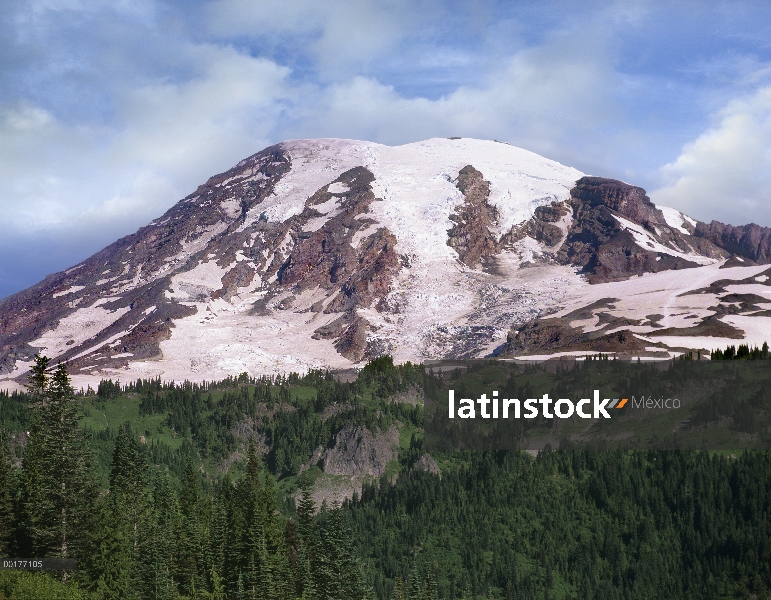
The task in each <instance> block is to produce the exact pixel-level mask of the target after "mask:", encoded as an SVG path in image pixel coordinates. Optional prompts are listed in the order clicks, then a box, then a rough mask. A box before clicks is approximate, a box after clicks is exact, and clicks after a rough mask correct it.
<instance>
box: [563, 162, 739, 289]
mask: <svg viewBox="0 0 771 600" xmlns="http://www.w3.org/2000/svg"><path fill="white" fill-rule="evenodd" d="M569 203H570V206H571V207H572V209H573V222H572V224H571V226H570V230H569V231H568V234H567V237H566V239H565V242H564V243H563V245H562V247H561V248H560V250H559V252H558V255H557V256H558V259H559V260H560V262H562V263H564V264H571V265H575V266H577V267H580V268H581V269H582V270H583V272H584V273H586V274H587V276H588V279H589V282H590V283H603V282H606V281H617V280H621V279H627V278H629V277H631V276H634V275H641V274H643V273H656V272H659V271H665V270H670V269H685V268H691V267H696V266H698V265H697V264H696V263H694V262H692V261H689V260H687V259H685V258H682V257H677V256H673V255H672V254H668V253H666V252H657V251H655V249H646V248H643V247H642V246H640V244H639V243H638V242H637V241H636V240H635V238H634V236H633V235H632V234H631V233H630V232H629V231H628V230H627V229H626V228H625V227H624V226H623V225H622V224H621V222H619V220H618V219H617V217H621V218H624V219H626V220H628V221H631V222H632V223H634V224H636V225H639V226H641V227H642V228H643V229H644V230H645V231H646V232H647V234H648V235H649V236H650V238H651V239H652V240H653V241H654V242H657V243H660V244H662V245H664V246H666V247H669V248H672V249H673V250H675V251H677V252H680V253H690V252H699V253H700V254H703V255H706V256H724V255H725V253H724V252H722V251H721V250H720V249H719V248H717V247H715V246H714V245H713V244H711V243H709V242H708V241H707V240H699V241H698V242H696V243H695V244H694V243H692V242H691V240H693V239H694V238H693V237H692V236H690V235H686V234H683V233H682V232H680V231H678V230H676V229H673V228H671V227H669V225H668V224H667V222H666V220H665V219H664V215H663V213H662V212H661V211H660V210H659V209H658V208H656V205H655V204H653V203H652V202H651V201H650V198H648V196H646V195H645V190H644V189H642V188H639V187H635V186H632V185H629V184H626V183H623V182H621V181H616V180H613V179H604V178H601V177H582V178H581V179H579V180H578V181H577V182H576V185H575V187H574V188H573V189H572V190H571V191H570V201H569ZM654 248H655V246H654Z"/></svg>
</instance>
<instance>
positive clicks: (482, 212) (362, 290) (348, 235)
mask: <svg viewBox="0 0 771 600" xmlns="http://www.w3.org/2000/svg"><path fill="white" fill-rule="evenodd" d="M769 256H771V235H769V231H768V230H767V229H766V228H760V227H758V226H756V225H750V226H745V227H739V228H735V227H731V226H725V225H723V224H720V223H715V222H713V223H711V224H709V225H707V224H704V223H699V222H696V221H694V220H693V219H690V218H689V217H687V216H685V215H682V214H681V213H679V212H678V211H676V210H674V209H668V208H660V207H657V206H655V205H654V204H652V203H651V202H650V200H649V199H648V198H647V196H645V191H644V190H642V189H641V188H637V187H634V186H630V185H627V184H624V183H622V182H618V181H613V180H608V179H602V178H596V177H584V176H583V174H582V173H580V172H578V171H576V170H575V169H572V168H569V167H565V166H563V165H560V164H558V163H555V162H553V161H550V160H547V159H545V158H543V157H540V156H538V155H535V154H533V153H531V152H527V151H525V150H522V149H519V148H515V147H512V146H509V145H507V144H503V143H499V142H489V141H480V140H470V139H433V140H428V141H425V142H419V143H415V144H407V145H404V146H398V147H388V146H382V145H379V144H373V143H369V142H357V141H350V140H297V141H290V142H285V143H282V144H278V145H276V146H272V147H270V148H267V149H265V150H263V151H261V152H259V153H257V154H255V155H253V156H251V157H249V158H247V159H245V160H243V161H241V162H240V163H238V165H236V166H235V167H233V168H232V169H230V170H229V171H227V172H225V173H222V174H220V175H217V176H215V177H212V178H210V179H209V180H208V181H207V182H206V183H205V184H204V185H202V186H200V187H199V188H198V189H197V190H196V191H195V192H193V193H192V194H190V195H189V196H188V197H186V198H184V199H182V200H181V201H180V202H178V203H177V204H176V205H175V206H174V207H172V208H171V209H170V210H169V211H168V212H167V213H166V214H164V215H163V216H162V217H161V218H159V219H156V220H155V221H153V222H152V223H150V224H149V225H148V226H146V227H143V228H142V229H140V230H139V231H137V233H135V234H133V235H130V236H127V237H125V238H123V239H121V240H118V241H117V242H115V243H114V244H112V245H111V246H108V247H107V248H105V249H104V250H102V251H101V252H99V253H97V254H95V255H94V256H93V257H91V258H89V259H88V260H86V261H84V262H83V263H81V264H79V265H76V266H75V267H73V268H71V269H68V270H67V271H64V272H62V273H57V274H55V275H51V276H49V277H47V278H46V279H45V280H44V281H42V282H41V283H39V284H37V285H36V286H33V287H32V288H29V289H28V290H24V291H23V292H20V293H19V294H16V295H14V296H11V297H9V298H6V299H4V300H2V301H0V372H1V373H2V374H3V375H2V376H3V377H4V378H5V379H6V380H10V379H12V378H17V377H19V376H23V373H24V372H25V371H26V369H27V368H28V366H29V364H30V361H31V358H32V356H33V355H34V353H35V352H37V351H40V352H43V353H45V354H47V355H48V356H50V357H52V358H56V359H59V360H66V361H68V363H69V365H70V368H71V370H72V371H73V372H74V373H75V374H76V376H75V378H76V381H80V382H81V383H84V382H97V381H98V380H99V379H100V378H102V377H108V376H109V377H113V378H116V377H119V378H122V379H124V380H125V379H126V378H135V377H138V376H142V377H151V376H161V377H162V378H164V379H176V380H180V379H184V378H188V379H195V380H201V379H212V378H220V377H224V376H227V375H230V374H233V373H239V372H242V371H248V372H251V373H255V374H256V373H265V372H275V371H279V372H285V371H289V370H305V369H307V368H309V367H332V368H345V367H349V366H351V365H354V364H356V363H359V362H361V361H362V360H366V359H367V358H369V357H372V356H376V355H378V354H380V353H383V352H389V353H391V354H393V355H394V357H395V359H397V360H401V361H403V360H413V361H416V360H417V361H420V360H425V359H435V358H446V357H471V356H484V355H487V354H490V353H492V352H497V353H499V352H502V353H504V354H510V355H518V354H522V353H533V352H537V353H540V352H553V351H555V350H560V349H563V348H567V349H570V350H571V351H581V350H585V351H590V350H593V349H595V347H598V346H601V347H603V348H605V349H606V351H610V350H612V351H621V352H627V353H629V352H631V353H635V354H646V353H647V354H652V353H653V354H655V353H659V355H660V354H661V352H662V351H665V350H667V347H671V348H684V347H696V348H702V347H708V346H709V344H710V343H714V344H718V343H722V342H724V341H725V340H729V339H739V338H748V339H755V338H758V339H759V338H760V337H763V336H764V335H765V333H764V332H765V331H766V330H771V326H767V325H766V321H767V319H768V317H766V316H764V315H762V314H759V313H758V311H760V312H761V313H762V312H764V311H766V310H767V309H768V308H769V307H771V299H769V300H767V298H771V296H769V295H768V294H766V293H765V290H766V289H769V288H768V287H767V286H765V284H764V282H766V281H768V276H767V275H764V274H763V272H764V271H765V270H766V268H765V267H763V266H762V265H761V266H757V264H756V263H765V262H768V260H769ZM732 265H733V266H732ZM722 267H730V268H722ZM675 271H677V274H676V276H674V277H673V276H672V274H673V272H675ZM680 273H682V275H681V274H680ZM763 277H766V279H763ZM659 280H661V282H660V283H659ZM734 281H736V282H741V283H732V282H734ZM737 286H738V287H737ZM747 286H750V287H749V288H748V287H747ZM658 288H661V289H662V290H663V289H666V290H667V291H666V292H656V293H647V292H645V290H648V292H652V291H653V290H654V289H658ZM701 288H704V289H701ZM739 288H741V289H739ZM750 288H751V290H750ZM761 288H762V289H761ZM697 289H701V291H699V293H698V294H693V293H691V294H690V296H689V298H690V299H689V300H688V301H681V300H677V298H682V297H686V296H680V294H682V293H683V292H686V293H689V292H694V290H697ZM662 293H666V294H667V296H666V298H661V297H660V296H661V294H662ZM656 294H659V295H658V296H657V295H656ZM764 294H765V295H764ZM635 295H636V296H635ZM729 296H730V298H729V299H727V298H728V297H729ZM633 297H636V298H637V299H636V300H634V301H633V300H630V299H629V298H633ZM694 298H697V299H698V301H694ZM764 302H768V303H769V307H764V306H763V304H764ZM590 306H594V307H595V308H588V307H590ZM582 311H583V312H582ZM677 311H680V313H683V314H679V313H678V314H675V313H676V312H677ZM686 312H687V313H688V314H687V315H686V314H685V313H686ZM579 313H580V314H579ZM664 313H666V314H664ZM751 313H755V316H749V315H750V314H751ZM657 315H660V316H657ZM546 316H549V317H550V320H543V317H546ZM579 317H580V318H579ZM745 318H749V319H750V321H749V322H748V321H746V319H745ZM731 319H733V321H732V320H731ZM737 319H738V321H737ZM742 319H745V320H742ZM716 323H717V324H716ZM544 324H545V325H548V327H547V329H549V328H550V329H549V331H552V333H554V331H557V332H560V333H559V335H549V334H546V333H544V331H545V330H544ZM694 327H695V329H694ZM598 332H599V333H598ZM619 332H621V333H622V335H620V334H619ZM624 332H625V333H624ZM664 332H666V333H667V336H669V338H677V339H676V340H675V341H674V342H672V343H668V342H666V341H662V339H663V336H661V334H662V333H664ZM614 335H615V338H614V337H613V336H614ZM656 335H659V338H661V339H659V338H656ZM607 336H610V337H609V338H608V339H604V338H605V337H607ZM753 336H755V338H754V337H753ZM684 337H685V338H687V339H686V340H685V341H686V342H687V343H685V342H683V340H682V339H680V338H684ZM599 338H603V339H604V341H602V342H601V343H600V342H597V341H596V340H597V339H599ZM669 338H668V339H669ZM703 338H710V339H706V340H705V339H703ZM710 340H712V341H710ZM715 340H719V342H718V341H715ZM670 341H671V340H670ZM0 385H2V383H0Z"/></svg>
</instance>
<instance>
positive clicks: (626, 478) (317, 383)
mask: <svg viewBox="0 0 771 600" xmlns="http://www.w3.org/2000/svg"><path fill="white" fill-rule="evenodd" d="M737 354H741V355H742V357H744V355H747V357H748V358H765V357H766V356H767V354H768V350H767V347H765V348H764V349H763V350H762V351H760V350H757V351H755V354H756V355H757V356H752V354H753V351H750V350H749V349H747V350H746V351H745V349H743V348H742V349H741V351H740V352H739V353H737V352H735V351H734V352H732V351H730V350H728V351H726V352H725V353H723V354H721V355H720V356H713V357H712V358H713V359H715V360H718V359H722V358H725V359H732V360H734V359H735V358H736V357H737ZM429 379H430V376H429V375H428V374H427V373H426V370H425V369H424V367H423V366H422V365H412V364H409V363H407V364H405V365H394V364H393V362H392V361H391V359H390V358H389V357H382V358H380V359H376V360H374V361H372V362H370V363H368V365H367V366H366V367H364V368H363V369H362V370H361V371H360V372H359V374H358V376H357V377H356V379H355V381H343V380H341V379H340V378H336V377H334V376H333V375H332V374H330V373H328V372H321V371H311V372H309V373H308V374H306V375H302V376H301V375H296V374H293V375H288V376H274V377H261V378H253V377H249V376H248V375H247V374H245V373H244V374H242V375H241V376H239V377H233V378H229V379H226V380H224V381H219V382H212V383H202V384H192V383H189V382H183V383H173V382H162V381H160V380H137V381H134V382H130V383H122V382H113V381H109V380H105V381H102V383H101V384H100V385H99V388H98V389H97V390H91V389H87V390H77V391H76V390H74V389H73V388H72V384H71V380H70V377H69V375H68V373H67V370H66V368H65V366H64V365H53V364H49V361H48V360H47V359H45V358H44V357H37V358H36V363H35V366H34V368H33V370H32V377H31V379H30V384H29V388H28V392H26V393H13V394H5V393H3V394H0V435H1V436H2V443H0V556H2V557H24V558H30V557H64V558H75V559H77V568H76V569H75V570H73V571H64V572H63V571H14V570H0V599H15V598H19V599H37V598H41V599H51V600H53V599H57V598H62V599H124V598H125V599H136V600H140V599H141V600H150V599H152V600H156V599H157V600H161V599H163V600H171V599H180V600H181V599H191V600H192V599H201V600H203V599H208V600H215V599H216V600H226V599H227V600H231V599H232V600H247V599H249V600H253V599H254V600H256V599H259V600H295V599H303V600H333V599H334V600H364V599H367V600H369V599H378V600H424V599H425V600H438V599H448V600H449V599H464V600H471V599H474V600H481V599H489V600H493V599H501V600H502V599H515V598H516V599H531V600H536V599H538V600H546V599H551V600H555V599H595V598H596V599H598V600H600V599H602V600H606V599H607V600H614V599H618V600H622V599H624V600H627V599H628V600H632V599H654V598H686V599H702V598H703V599H708V598H709V599H712V598H714V599H728V598H757V599H766V598H771V453H769V452H768V451H765V450H746V451H737V452H735V453H731V452H720V451H708V450H701V449H699V450H697V449H669V450H617V449H613V450H611V449H603V448H581V449H579V448H570V449H568V448H562V449H553V450H552V449H550V448H548V447H547V448H545V449H543V450H542V451H540V452H539V453H537V455H533V454H532V453H530V454H529V453H526V452H521V451H492V450H490V451H460V450H454V451H441V452H439V451H427V449H426V448H425V447H424V438H423V426H424V423H423V417H424V413H423V403H422V401H420V395H421V394H422V393H424V390H425V389H427V388H430V386H431V385H432V384H431V381H430V380H429ZM415 398H418V399H417V400H415ZM715 418H718V417H715ZM342 431H366V432H370V433H371V434H372V435H373V436H376V435H378V434H381V437H378V438H376V439H384V438H382V434H383V432H389V431H391V432H398V436H397V434H396V433H394V434H393V436H392V437H393V439H394V440H395V441H394V446H393V458H392V459H391V460H390V461H389V462H388V464H387V465H386V467H385V468H384V470H383V472H382V473H380V474H378V475H375V476H369V477H363V478H361V479H359V480H357V481H360V483H361V485H359V486H358V487H357V489H355V490H354V492H353V493H352V494H349V495H347V496H346V497H345V499H344V500H343V501H342V502H338V501H329V500H328V499H326V498H325V499H323V500H321V501H319V496H318V494H317V493H316V492H317V491H318V490H319V489H321V488H323V487H324V486H325V485H327V486H330V485H333V484H334V485H338V484H340V485H342V484H341V482H342V483H345V477H344V476H342V475H330V474H329V473H326V472H325V470H324V468H323V465H320V457H321V456H322V452H323V451H324V450H326V449H329V448H331V447H333V446H334V445H335V440H338V439H341V438H340V435H341V432H342ZM397 437H398V440H397ZM356 439H363V438H356ZM389 439H390V438H389ZM357 460H358V459H357ZM314 494H316V495H314Z"/></svg>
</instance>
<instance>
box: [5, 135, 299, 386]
mask: <svg viewBox="0 0 771 600" xmlns="http://www.w3.org/2000/svg"><path fill="white" fill-rule="evenodd" d="M290 164H291V163H290V159H289V156H288V155H287V154H286V153H285V152H284V151H283V150H282V149H281V148H280V147H278V146H271V147H270V148H266V149H265V150H263V151H262V152H259V153H257V154H255V155H253V156H250V157H249V158H247V159H245V160H243V161H241V162H240V163H239V164H238V165H236V166H235V167H234V168H232V169H230V170H229V171H226V172H225V173H222V174H220V175H217V176H215V177H212V178H210V179H209V180H208V181H207V182H206V183H205V184H204V185H202V186H200V187H199V188H198V189H197V190H196V191H195V192H193V193H192V194H190V195H189V196H187V197H186V198H184V199H183V200H181V201H180V202H178V203H177V204H176V205H174V206H173V207H172V208H171V209H170V210H169V211H168V212H167V213H166V214H165V215H163V217H161V218H160V219H157V220H156V221H154V222H153V223H151V224H150V225H148V226H146V227H142V228H141V229H139V231H137V232H136V233H134V234H132V235H129V236H126V237H124V238H121V239H120V240H118V241H117V242H115V243H114V244H111V245H110V246H108V247H106V248H105V249H104V250H102V251H100V252H98V253H97V254H95V255H94V256H92V257H91V258H89V259H88V260H86V261H84V262H83V263H81V264H79V265H77V266H76V267H74V268H72V269H68V270H67V271H64V272H61V273H56V274H54V275H50V276H48V277H46V278H45V279H44V280H43V281H42V282H40V283H39V284H37V285H35V286H33V287H31V288H29V289H27V290H24V291H23V292H20V293H18V294H16V295H14V296H10V297H8V298H5V299H3V300H0V369H2V370H3V372H6V373H8V372H11V371H12V370H13V368H14V366H15V364H14V363H15V361H16V360H18V359H22V360H29V359H30V358H31V357H32V355H34V353H35V351H36V349H35V348H33V347H31V346H29V344H28V342H29V341H31V340H34V339H36V338H39V337H40V336H41V335H42V334H43V333H44V332H45V331H46V330H47V329H49V328H50V327H51V324H52V323H54V324H55V323H57V322H59V321H62V320H64V319H65V318H67V317H68V316H69V315H72V314H73V313H75V312H76V311H78V309H79V307H87V306H94V305H95V303H96V302H100V303H101V307H103V309H104V310H103V312H104V313H112V314H113V315H114V314H115V313H118V314H120V313H124V314H122V315H120V316H119V317H118V318H117V319H116V318H114V317H113V316H110V314H105V315H95V317H94V318H95V320H96V318H97V316H102V317H103V318H104V319H105V321H106V322H105V327H103V328H101V329H99V330H96V331H95V332H94V335H93V336H92V337H86V339H80V338H82V335H81V336H80V338H79V336H78V334H79V333H81V334H82V331H80V332H79V331H78V330H77V329H75V330H74V331H73V338H72V343H71V344H68V342H65V341H62V342H61V343H62V346H63V347H62V348H61V351H59V352H56V356H57V358H58V359H60V360H66V361H69V364H70V366H71V369H72V370H74V371H77V369H78V368H81V367H84V366H86V364H91V365H93V364H94V362H95V361H96V360H99V361H100V365H104V366H107V365H111V366H115V367H121V366H125V365H126V364H127V361H126V357H125V355H126V354H130V355H131V356H132V358H150V357H153V356H158V355H159V353H160V349H159V346H158V344H159V342H160V341H162V340H165V339H168V338H169V337H170V335H171V328H172V327H173V321H174V320H175V319H179V318H182V317H185V316H188V315H190V314H193V313H194V312H195V310H194V309H192V308H191V307H189V306H185V305H182V304H180V303H179V302H175V301H173V300H172V299H171V298H169V297H168V294H167V291H168V290H169V288H170V283H171V277H172V275H173V274H174V273H175V272H179V271H184V270H188V269H192V268H193V267H194V266H195V265H197V264H199V263H200V262H201V261H202V260H203V258H204V257H205V255H206V253H211V252H212V250H216V251H217V254H218V255H219V256H218V262H219V263H220V264H224V265H227V264H231V263H235V266H234V269H233V271H235V272H228V273H227V274H226V275H225V278H226V281H225V285H224V286H222V289H221V290H219V292H218V293H219V294H220V295H221V296H222V297H227V296H228V295H229V294H232V290H233V287H234V286H236V285H239V284H241V283H243V282H245V281H247V280H249V281H251V279H250V278H253V277H254V274H253V273H254V269H250V268H248V267H247V266H246V265H239V264H238V263H236V254H237V253H238V251H239V250H243V249H244V247H245V244H246V245H247V246H248V245H249V242H250V232H248V231H242V230H240V229H241V225H242V224H243V222H244V215H246V214H247V213H248V212H249V211H250V210H251V209H252V208H254V207H255V206H257V205H259V204H260V203H261V202H262V201H263V200H264V199H265V198H267V197H268V196H270V194H272V193H273V189H274V186H275V185H276V183H277V182H278V181H280V180H281V178H282V176H283V175H284V174H285V173H286V172H287V171H288V170H289V168H290ZM223 182H227V183H229V187H222V184H223ZM217 239H219V240H220V241H221V242H222V243H221V244H220V245H219V247H218V244H217V242H216V240H217ZM249 250H251V253H252V254H255V255H256V254H258V252H259V250H258V249H257V248H253V247H251V248H249V249H248V250H247V251H249ZM127 258H130V260H127ZM257 258H258V259H259V258H261V257H257ZM217 287H218V288H219V286H217ZM187 291H188V293H189V294H190V295H192V296H200V295H206V294H208V293H209V292H210V291H211V290H208V289H207V288H202V287H199V288H195V287H194V286H193V287H189V288H188V289H187ZM105 299H107V300H108V301H107V302H105V301H104V300H105ZM125 309H128V310H125ZM124 311H125V312H124ZM93 312H94V313H97V312H98V311H93ZM87 323H88V322H87ZM116 338H117V339H116ZM84 342H86V343H87V344H88V345H89V346H90V347H92V348H94V347H96V348H95V349H94V351H92V352H89V353H88V354H89V356H88V358H87V359H86V358H85V357H83V356H79V355H80V354H82V353H83V347H82V344H83V343H84ZM67 345H69V348H68V347H67ZM49 353H51V352H50V351H49ZM115 355H124V356H122V357H117V358H115Z"/></svg>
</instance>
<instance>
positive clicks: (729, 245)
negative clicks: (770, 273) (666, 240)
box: [694, 221, 771, 264]
mask: <svg viewBox="0 0 771 600" xmlns="http://www.w3.org/2000/svg"><path fill="white" fill-rule="evenodd" d="M694 235H696V236H698V237H700V238H704V239H705V240H708V241H709V242H712V243H713V244H715V245H717V246H720V247H721V248H723V249H725V250H727V251H728V252H730V253H732V254H736V255H737V256H741V257H743V258H746V259H748V260H751V261H753V262H756V263H758V264H764V263H768V262H771V227H761V226H760V225H756V224H755V223H750V224H749V225H741V226H739V227H735V226H733V225H725V224H723V223H720V222H719V221H712V222H711V223H710V224H709V225H707V224H706V223H697V225H696V231H695V233H694Z"/></svg>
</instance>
